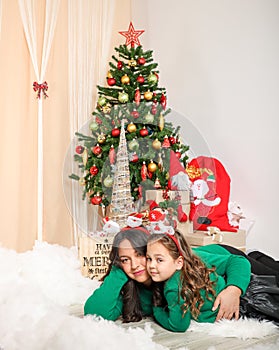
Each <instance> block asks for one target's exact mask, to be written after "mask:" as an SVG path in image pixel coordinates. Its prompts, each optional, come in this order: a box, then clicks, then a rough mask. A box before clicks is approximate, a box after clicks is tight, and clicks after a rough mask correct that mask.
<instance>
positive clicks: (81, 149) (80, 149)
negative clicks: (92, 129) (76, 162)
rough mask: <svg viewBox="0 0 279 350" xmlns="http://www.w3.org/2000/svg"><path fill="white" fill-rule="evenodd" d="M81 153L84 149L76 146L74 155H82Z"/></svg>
mask: <svg viewBox="0 0 279 350" xmlns="http://www.w3.org/2000/svg"><path fill="white" fill-rule="evenodd" d="M83 151H84V147H83V146H81V145H78V146H77V147H76V153H77V154H82V153H83Z"/></svg>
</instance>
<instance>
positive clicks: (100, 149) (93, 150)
mask: <svg viewBox="0 0 279 350" xmlns="http://www.w3.org/2000/svg"><path fill="white" fill-rule="evenodd" d="M102 151H103V150H102V148H101V147H100V146H99V145H98V144H97V145H96V146H95V147H92V152H93V153H94V154H95V156H99V155H100V154H101V153H102Z"/></svg>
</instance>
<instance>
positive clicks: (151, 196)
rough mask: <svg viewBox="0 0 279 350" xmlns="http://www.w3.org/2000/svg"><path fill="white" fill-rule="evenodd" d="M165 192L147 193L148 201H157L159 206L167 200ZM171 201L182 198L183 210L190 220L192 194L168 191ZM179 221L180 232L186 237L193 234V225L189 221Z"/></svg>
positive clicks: (149, 191)
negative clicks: (164, 195)
mask: <svg viewBox="0 0 279 350" xmlns="http://www.w3.org/2000/svg"><path fill="white" fill-rule="evenodd" d="M163 193H164V191H163V190H147V191H146V201H148V200H151V201H155V202H156V203H157V204H158V205H159V203H160V202H164V201H165V199H164V197H163ZM168 195H169V199H170V200H174V199H175V198H176V197H177V195H179V196H180V204H181V206H182V210H183V212H184V213H186V214H187V216H188V218H189V213H190V192H189V191H168ZM176 221H177V228H178V230H179V231H180V232H181V233H183V234H184V235H186V234H188V233H193V223H192V222H190V221H189V220H187V221H186V222H179V221H178V219H177V218H176Z"/></svg>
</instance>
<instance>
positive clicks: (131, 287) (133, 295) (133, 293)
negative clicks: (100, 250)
mask: <svg viewBox="0 0 279 350" xmlns="http://www.w3.org/2000/svg"><path fill="white" fill-rule="evenodd" d="M124 239H127V240H128V241H129V242H130V243H131V245H132V247H133V248H134V249H135V251H136V252H137V253H138V254H140V255H142V256H146V246H147V239H148V231H147V230H144V229H136V228H134V229H133V228H131V229H125V230H122V231H120V232H118V233H117V234H116V235H115V237H114V240H113V243H112V249H111V252H110V255H109V265H108V270H107V273H106V274H105V276H104V277H103V278H102V280H104V279H105V278H106V276H107V275H108V274H109V273H110V271H111V269H112V266H113V265H114V266H118V267H120V268H121V269H122V266H121V262H120V259H119V254H118V248H119V245H120V243H121V242H122V241H123V240H124ZM121 294H122V297H123V310H122V319H123V322H124V323H128V322H138V321H140V320H141V319H142V317H143V312H142V308H141V304H140V299H139V283H137V282H136V281H135V280H133V279H131V278H129V280H128V282H127V283H125V285H124V286H123V288H122V290H121Z"/></svg>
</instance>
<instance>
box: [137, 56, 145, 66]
mask: <svg viewBox="0 0 279 350" xmlns="http://www.w3.org/2000/svg"><path fill="white" fill-rule="evenodd" d="M137 62H138V64H139V65H141V66H143V65H144V64H145V62H146V61H145V58H144V57H139V58H138V60H137Z"/></svg>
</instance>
